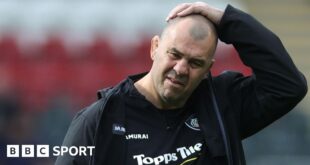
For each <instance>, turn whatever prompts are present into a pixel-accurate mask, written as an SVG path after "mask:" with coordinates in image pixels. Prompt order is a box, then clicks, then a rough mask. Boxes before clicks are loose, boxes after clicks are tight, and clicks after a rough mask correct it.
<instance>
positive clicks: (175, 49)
mask: <svg viewBox="0 0 310 165" xmlns="http://www.w3.org/2000/svg"><path fill="white" fill-rule="evenodd" d="M168 51H172V52H175V53H177V54H179V55H182V56H184V53H182V52H180V51H179V50H178V49H177V48H171V49H169V50H168Z"/></svg>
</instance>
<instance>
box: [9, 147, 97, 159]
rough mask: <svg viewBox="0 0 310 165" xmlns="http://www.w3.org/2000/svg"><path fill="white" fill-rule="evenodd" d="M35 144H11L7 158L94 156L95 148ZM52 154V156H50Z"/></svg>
mask: <svg viewBox="0 0 310 165" xmlns="http://www.w3.org/2000/svg"><path fill="white" fill-rule="evenodd" d="M51 149H52V150H51V151H50V146H49V145H33V144H22V145H18V144H10V145H6V156H7V157H8V158H19V157H23V158H33V157H37V158H44V157H45V158H47V157H50V156H63V155H65V154H69V155H70V156H92V155H93V151H94V149H95V146H70V147H68V146H54V147H52V148H51ZM50 153H51V154H50Z"/></svg>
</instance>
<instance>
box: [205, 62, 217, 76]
mask: <svg viewBox="0 0 310 165" xmlns="http://www.w3.org/2000/svg"><path fill="white" fill-rule="evenodd" d="M214 62H215V59H212V60H211V61H210V65H209V66H208V68H207V70H206V71H207V72H206V73H205V77H208V73H209V72H210V70H211V68H212V66H213V64H214Z"/></svg>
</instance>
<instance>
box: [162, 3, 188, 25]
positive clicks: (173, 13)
mask: <svg viewBox="0 0 310 165" xmlns="http://www.w3.org/2000/svg"><path fill="white" fill-rule="evenodd" d="M190 5H191V4H190V3H183V4H181V5H178V6H176V7H175V8H174V9H172V10H171V11H170V13H169V14H168V16H167V18H166V21H168V20H170V19H173V18H175V17H177V14H178V13H179V12H181V11H183V10H185V9H186V8H188V7H190Z"/></svg>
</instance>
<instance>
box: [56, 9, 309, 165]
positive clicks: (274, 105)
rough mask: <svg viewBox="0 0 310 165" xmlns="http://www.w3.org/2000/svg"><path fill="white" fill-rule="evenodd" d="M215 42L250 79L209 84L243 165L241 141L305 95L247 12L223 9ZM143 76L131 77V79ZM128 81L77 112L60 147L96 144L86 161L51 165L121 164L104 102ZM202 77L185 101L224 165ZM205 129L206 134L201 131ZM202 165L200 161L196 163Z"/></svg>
mask: <svg viewBox="0 0 310 165" xmlns="http://www.w3.org/2000/svg"><path fill="white" fill-rule="evenodd" d="M217 31H218V34H219V38H220V40H222V41H223V42H225V43H227V44H233V46H234V47H235V48H236V49H237V51H238V53H239V55H240V58H241V59H242V61H243V63H244V64H245V65H247V66H249V67H251V68H252V70H253V75H252V76H250V77H244V76H243V75H242V74H240V73H234V72H224V73H222V74H221V75H219V76H217V77H214V78H213V86H214V89H215V95H216V98H217V101H218V105H219V109H220V111H221V115H222V116H223V119H224V125H225V127H226V132H227V134H228V137H229V141H230V144H231V151H232V156H233V161H234V165H244V164H245V160H244V154H243V148H242V144H241V141H242V140H243V139H244V138H247V137H249V136H251V135H252V134H254V133H256V132H258V131H259V130H261V129H262V128H264V127H266V126H267V125H268V124H270V123H272V122H273V121H275V120H277V119H278V118H279V117H281V116H283V115H284V114H286V113H287V112H289V111H290V110H291V109H293V108H294V106H295V105H296V104H297V103H298V102H299V101H300V100H301V99H302V98H303V97H304V96H305V94H306V92H307V83H306V80H305V78H304V76H303V75H302V74H301V73H300V72H299V71H298V69H297V68H296V66H295V65H294V64H293V62H292V60H291V58H290V57H289V55H288V53H287V52H286V50H285V48H284V47H283V45H282V44H281V41H280V40H279V39H278V37H277V36H276V35H274V34H273V33H272V32H271V31H269V30H268V29H266V28H265V27H264V26H263V25H261V24H260V23H259V22H257V21H256V20H255V19H254V18H252V17H251V16H249V15H248V14H246V13H244V12H242V11H239V10H237V9H235V8H233V7H232V6H228V7H227V8H226V10H225V13H224V16H223V18H222V20H221V22H220V25H219V26H218V27H217ZM142 76H143V75H136V76H132V77H130V78H131V79H132V80H133V81H136V80H137V79H139V78H141V77H142ZM127 81H128V80H124V81H123V82H121V83H120V84H118V85H117V86H115V87H113V88H109V89H105V90H102V91H100V92H99V95H98V96H99V98H100V99H99V100H98V101H97V102H95V103H94V104H92V105H91V106H89V107H87V108H85V109H83V110H82V111H80V112H79V113H78V114H77V115H76V116H75V118H74V119H73V121H72V123H71V126H70V128H69V130H68V133H67V135H66V137H65V139H64V143H63V145H65V146H95V147H96V148H95V151H94V155H93V156H91V157H70V156H68V155H65V156H61V157H58V159H57V161H56V164H58V165H67V164H68V165H69V164H92V165H97V164H104V165H109V164H110V165H123V164H126V162H125V160H126V141H125V138H124V136H122V135H115V134H112V125H113V123H125V121H126V115H125V113H124V112H123V111H122V110H116V109H120V108H115V107H109V101H110V100H111V99H113V98H114V97H121V96H122V95H123V90H124V88H126V83H127ZM210 97H211V96H210V91H209V89H208V81H207V80H206V79H205V80H203V81H202V82H201V84H200V85H199V86H198V87H197V89H196V90H195V91H194V93H193V95H192V96H191V97H190V99H195V101H196V102H197V104H195V106H197V108H198V109H199V112H198V116H199V118H198V120H199V121H200V123H199V124H200V126H201V129H202V131H203V134H204V138H205V141H206V143H207V146H208V147H209V150H210V153H211V156H212V157H213V158H214V165H224V164H227V160H226V157H225V147H224V145H223V140H222V134H221V132H220V129H219V124H218V121H217V119H216V117H215V112H214V111H213V110H212V108H213V107H212V106H213V105H212V104H210V102H211V98H210ZM206 130H208V131H206ZM201 164H203V162H202V163H201Z"/></svg>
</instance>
